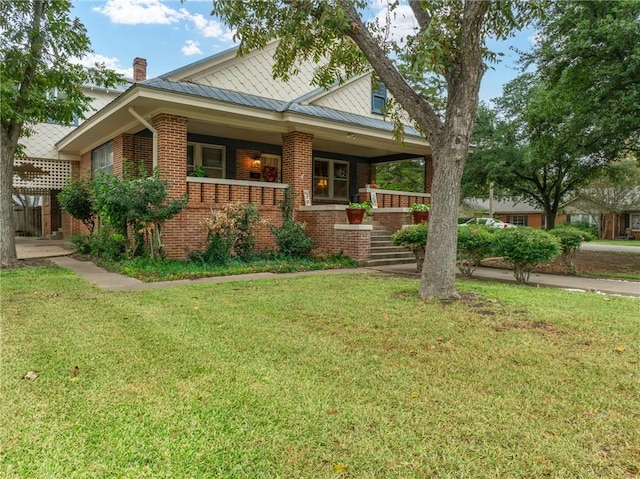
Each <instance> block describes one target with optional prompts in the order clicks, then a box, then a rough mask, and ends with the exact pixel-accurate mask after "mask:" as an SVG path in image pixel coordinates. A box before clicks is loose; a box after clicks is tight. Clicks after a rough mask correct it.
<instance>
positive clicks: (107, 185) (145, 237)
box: [92, 158, 187, 258]
mask: <svg viewBox="0 0 640 479" xmlns="http://www.w3.org/2000/svg"><path fill="white" fill-rule="evenodd" d="M122 161H123V164H124V167H125V169H126V170H127V171H129V170H131V169H132V168H133V166H132V163H131V162H128V161H127V160H126V158H123V160H122ZM129 176H132V175H129ZM92 196H93V198H94V201H95V204H96V209H97V211H98V212H99V214H100V218H101V219H102V220H103V222H104V223H106V224H108V225H109V226H111V227H112V228H113V229H114V231H115V232H116V233H118V234H120V235H122V236H123V237H124V238H125V240H128V232H129V227H130V228H131V231H133V233H134V237H133V238H132V239H131V240H130V241H128V242H129V243H130V249H129V251H130V253H131V255H134V254H136V253H137V252H139V250H143V249H144V246H145V245H146V247H147V252H148V253H149V255H150V256H151V258H159V257H162V256H163V254H164V251H163V250H164V246H163V244H162V232H163V229H164V223H165V222H166V221H167V220H169V219H171V218H173V217H174V216H175V215H177V214H178V213H180V211H182V209H183V208H184V207H185V206H186V204H187V197H186V195H185V196H183V197H182V198H179V199H168V197H169V185H168V184H167V182H166V181H164V180H162V179H161V178H160V174H159V172H158V169H155V170H154V172H153V174H152V175H151V176H147V173H146V170H145V169H144V167H143V166H141V167H140V170H139V177H138V178H131V179H128V178H119V177H118V176H113V175H99V176H98V177H97V178H96V179H95V180H94V181H93V188H92Z"/></svg>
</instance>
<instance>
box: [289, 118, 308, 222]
mask: <svg viewBox="0 0 640 479" xmlns="http://www.w3.org/2000/svg"><path fill="white" fill-rule="evenodd" d="M282 182H283V183H288V184H289V185H291V186H292V187H293V188H294V189H295V196H294V198H293V206H294V210H297V209H298V207H299V206H302V205H304V197H303V193H302V190H309V194H311V193H312V190H313V188H312V187H313V135H311V134H309V133H302V132H299V131H292V132H290V133H286V134H284V135H282Z"/></svg>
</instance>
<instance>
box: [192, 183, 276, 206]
mask: <svg viewBox="0 0 640 479" xmlns="http://www.w3.org/2000/svg"><path fill="white" fill-rule="evenodd" d="M287 186H288V185H287V184H285V183H269V182H266V181H246V180H228V179H221V178H199V177H193V176H188V177H187V194H188V195H189V204H191V205H197V204H216V203H217V204H226V203H234V202H236V201H241V202H243V203H256V204H257V205H258V206H276V205H277V204H278V202H280V201H281V200H282V197H283V194H284V190H285V188H286V187H287Z"/></svg>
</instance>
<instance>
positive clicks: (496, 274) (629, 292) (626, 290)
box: [51, 257, 640, 297]
mask: <svg viewBox="0 0 640 479" xmlns="http://www.w3.org/2000/svg"><path fill="white" fill-rule="evenodd" d="M51 261H53V262H54V263H55V264H57V265H58V266H60V267H61V268H66V269H69V270H71V271H73V272H75V273H77V274H78V275H80V276H82V277H83V278H84V279H86V280H87V281H89V282H90V283H91V284H93V285H95V286H96V287H98V288H101V289H104V290H108V291H144V290H149V289H162V288H170V287H173V286H184V285H192V284H217V283H229V282H233V281H252V280H257V279H276V278H287V277H291V276H299V275H313V274H341V273H348V274H353V273H372V272H374V271H378V272H383V273H387V274H393V275H400V276H405V277H409V278H416V279H418V278H419V277H420V274H419V273H418V272H416V267H415V265H412V264H409V265H394V266H382V267H377V268H375V269H373V268H355V269H331V270H322V271H306V272H301V273H283V274H276V273H252V274H240V275H234V276H215V277H210V278H199V279H194V280H190V279H183V280H176V281H159V282H155V283H144V282H142V281H140V280H138V279H134V278H130V277H128V276H123V275H120V274H117V273H110V272H108V271H106V270H105V269H103V268H100V267H99V266H96V265H95V264H93V263H92V262H90V261H78V260H76V259H74V258H70V257H57V258H51ZM473 279H477V280H488V281H503V282H508V283H514V282H515V278H514V277H513V272H512V271H511V270H504V269H496V268H478V269H477V270H476V271H475V273H474V276H473ZM530 284H531V285H533V286H547V287H554V288H562V289H568V290H578V291H590V292H599V293H606V294H619V295H624V296H637V297H640V281H619V280H608V279H593V278H583V277H572V276H560V275H553V274H538V273H533V274H531V278H530Z"/></svg>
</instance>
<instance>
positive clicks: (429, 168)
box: [424, 155, 433, 193]
mask: <svg viewBox="0 0 640 479" xmlns="http://www.w3.org/2000/svg"><path fill="white" fill-rule="evenodd" d="M432 183H433V157H432V156H431V155H429V156H425V157H424V192H425V193H431V184H432Z"/></svg>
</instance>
